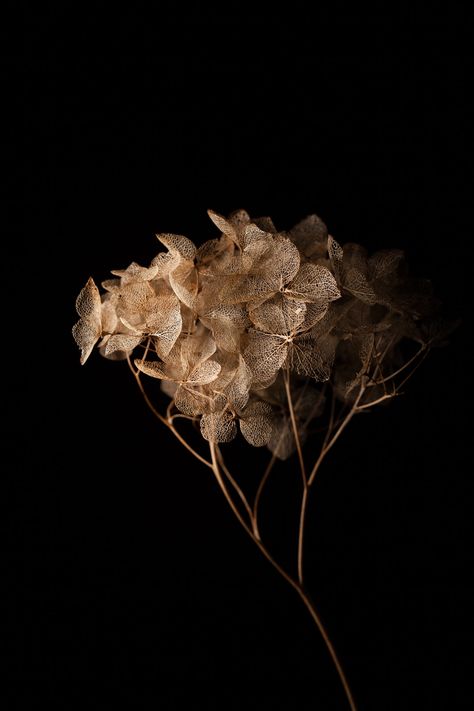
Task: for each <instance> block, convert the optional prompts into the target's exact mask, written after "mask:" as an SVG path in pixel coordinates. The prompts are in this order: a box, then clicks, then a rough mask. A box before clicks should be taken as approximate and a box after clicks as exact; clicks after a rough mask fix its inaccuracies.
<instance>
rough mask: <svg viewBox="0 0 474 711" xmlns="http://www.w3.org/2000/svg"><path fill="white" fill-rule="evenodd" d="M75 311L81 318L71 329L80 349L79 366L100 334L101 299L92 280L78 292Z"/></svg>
mask: <svg viewBox="0 0 474 711" xmlns="http://www.w3.org/2000/svg"><path fill="white" fill-rule="evenodd" d="M76 310H77V313H78V314H79V316H80V317H81V319H80V321H78V322H77V323H76V324H75V325H74V326H73V329H72V335H73V337H74V340H75V341H76V343H77V345H78V346H79V348H80V349H81V359H80V361H81V364H82V365H84V363H85V362H86V360H87V359H88V357H89V356H90V354H91V352H92V350H93V348H94V346H95V344H96V343H97V341H98V340H99V338H100V336H101V334H102V319H101V299H100V294H99V290H98V288H97V286H96V285H95V283H94V280H93V279H92V278H89V279H88V281H87V283H86V285H85V286H84V288H83V289H81V291H80V292H79V296H78V297H77V299H76Z"/></svg>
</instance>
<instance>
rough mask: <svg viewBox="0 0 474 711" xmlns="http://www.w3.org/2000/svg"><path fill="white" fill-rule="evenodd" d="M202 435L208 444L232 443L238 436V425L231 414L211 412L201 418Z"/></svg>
mask: <svg viewBox="0 0 474 711" xmlns="http://www.w3.org/2000/svg"><path fill="white" fill-rule="evenodd" d="M200 426H201V434H202V436H203V437H204V439H205V440H207V441H208V442H217V443H224V442H231V441H232V440H233V439H234V438H235V436H236V434H237V425H236V424H235V419H234V417H233V416H232V414H231V413H230V412H211V413H209V414H208V415H206V414H204V415H203V416H202V417H201V422H200Z"/></svg>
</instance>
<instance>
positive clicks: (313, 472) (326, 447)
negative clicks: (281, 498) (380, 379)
mask: <svg viewBox="0 0 474 711" xmlns="http://www.w3.org/2000/svg"><path fill="white" fill-rule="evenodd" d="M365 388H366V386H365V384H364V382H362V383H361V386H360V390H359V394H358V395H357V397H356V399H355V401H354V404H353V405H352V407H351V409H350V410H349V412H348V413H347V415H346V416H345V417H344V419H343V420H342V422H341V424H340V425H339V427H338V428H337V430H336V432H335V433H334V435H333V436H332V437H331V439H330V440H329V442H325V444H323V447H322V449H321V453H320V455H319V457H318V458H317V460H316V462H315V464H314V467H313V469H312V470H311V474H310V475H309V479H308V487H310V486H311V485H312V483H313V482H314V478H315V476H316V474H317V473H318V469H319V467H320V465H321V462H322V461H323V459H324V457H325V456H326V454H327V453H328V452H329V450H330V449H332V447H334V445H335V444H336V442H337V440H338V439H339V437H340V436H341V434H342V433H343V431H344V430H345V428H346V427H347V425H348V424H349V422H350V421H351V420H352V418H353V416H354V415H355V413H356V412H357V408H358V405H359V402H360V399H361V397H362V395H363V394H364V392H365Z"/></svg>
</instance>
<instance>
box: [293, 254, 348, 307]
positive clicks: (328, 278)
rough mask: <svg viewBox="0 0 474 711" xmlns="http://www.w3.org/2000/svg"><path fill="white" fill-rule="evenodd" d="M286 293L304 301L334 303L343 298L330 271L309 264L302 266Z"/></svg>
mask: <svg viewBox="0 0 474 711" xmlns="http://www.w3.org/2000/svg"><path fill="white" fill-rule="evenodd" d="M286 292H287V293H288V295H289V296H292V297H293V298H297V299H302V300H303V301H334V300H335V299H339V297H340V296H341V292H340V291H339V289H338V288H337V284H336V280H335V278H334V277H333V275H332V274H331V272H330V271H329V269H326V267H323V266H321V265H319V264H309V263H307V264H302V265H301V267H300V269H299V271H298V274H297V275H296V276H295V278H294V279H293V281H292V282H291V284H289V285H288V287H287V289H286Z"/></svg>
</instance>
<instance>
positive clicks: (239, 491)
mask: <svg viewBox="0 0 474 711" xmlns="http://www.w3.org/2000/svg"><path fill="white" fill-rule="evenodd" d="M217 455H218V459H219V463H220V466H221V468H222V471H223V472H224V474H225V475H226V477H227V480H228V481H229V482H230V484H231V485H232V487H233V488H234V491H235V492H236V493H237V495H238V496H239V498H240V500H241V501H242V503H243V505H244V506H245V510H246V511H247V514H248V517H249V519H250V522H251V523H252V528H253V530H254V532H255V526H254V516H253V511H252V509H251V508H250V506H249V502H248V501H247V497H246V496H245V494H244V492H243V491H242V489H241V488H240V486H239V485H238V484H237V482H236V480H235V479H234V477H233V476H232V474H231V473H230V471H229V469H228V468H227V466H226V463H225V461H224V457H223V456H222V452H221V450H220V449H219V446H217ZM257 537H258V538H260V536H257Z"/></svg>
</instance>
